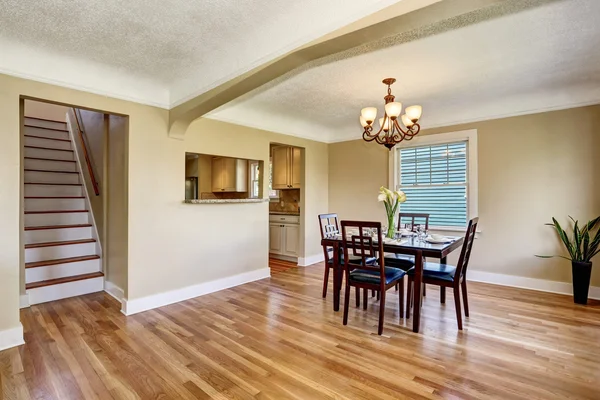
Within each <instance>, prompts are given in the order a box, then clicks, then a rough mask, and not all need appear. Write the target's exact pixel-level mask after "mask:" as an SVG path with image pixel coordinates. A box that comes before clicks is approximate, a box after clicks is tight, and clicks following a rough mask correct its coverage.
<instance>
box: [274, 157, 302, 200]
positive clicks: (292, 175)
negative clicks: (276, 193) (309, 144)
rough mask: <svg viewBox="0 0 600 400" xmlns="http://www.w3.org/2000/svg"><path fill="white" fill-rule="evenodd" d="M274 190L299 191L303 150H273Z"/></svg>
mask: <svg viewBox="0 0 600 400" xmlns="http://www.w3.org/2000/svg"><path fill="white" fill-rule="evenodd" d="M272 157H273V181H272V188H273V189H276V190H281V189H299V188H300V185H301V183H300V182H301V180H302V150H301V149H299V148H298V147H290V146H278V147H274V148H273V154H272Z"/></svg>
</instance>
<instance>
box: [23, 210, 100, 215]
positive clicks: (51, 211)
mask: <svg viewBox="0 0 600 400" xmlns="http://www.w3.org/2000/svg"><path fill="white" fill-rule="evenodd" d="M88 211H89V210H45V211H25V212H24V214H70V213H82V212H88Z"/></svg>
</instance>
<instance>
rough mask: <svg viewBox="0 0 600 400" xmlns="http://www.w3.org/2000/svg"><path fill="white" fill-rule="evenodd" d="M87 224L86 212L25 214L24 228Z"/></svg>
mask: <svg viewBox="0 0 600 400" xmlns="http://www.w3.org/2000/svg"><path fill="white" fill-rule="evenodd" d="M88 223H89V217H88V213H87V212H77V213H52V214H25V226H52V225H81V224H88Z"/></svg>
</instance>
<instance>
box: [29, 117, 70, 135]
mask: <svg viewBox="0 0 600 400" xmlns="http://www.w3.org/2000/svg"><path fill="white" fill-rule="evenodd" d="M28 118H29V117H28ZM52 122H58V121H52ZM61 123H62V122H61ZM25 126H27V127H29V128H37V129H45V130H47V131H59V132H69V131H68V130H67V129H60V128H47V127H45V126H35V125H28V124H25Z"/></svg>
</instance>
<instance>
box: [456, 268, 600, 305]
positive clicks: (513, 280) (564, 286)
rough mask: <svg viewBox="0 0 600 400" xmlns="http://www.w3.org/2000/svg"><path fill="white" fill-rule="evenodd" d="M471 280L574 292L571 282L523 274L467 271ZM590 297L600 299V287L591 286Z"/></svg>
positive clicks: (556, 291) (561, 292) (567, 292)
mask: <svg viewBox="0 0 600 400" xmlns="http://www.w3.org/2000/svg"><path fill="white" fill-rule="evenodd" d="M467 277H468V280H469V281H474V282H484V283H491V284H493V285H502V286H512V287H517V288H522V289H530V290H539V291H541V292H551V293H560V294H568V295H572V294H573V285H572V284H571V283H569V282H557V281H548V280H545V279H536V278H526V277H523V276H514V275H504V274H496V273H493V272H483V271H472V270H469V271H468V272H467ZM588 297H589V298H590V299H595V300H600V287H597V286H591V287H590V292H589V296H588Z"/></svg>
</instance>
